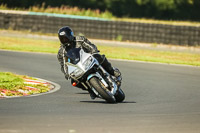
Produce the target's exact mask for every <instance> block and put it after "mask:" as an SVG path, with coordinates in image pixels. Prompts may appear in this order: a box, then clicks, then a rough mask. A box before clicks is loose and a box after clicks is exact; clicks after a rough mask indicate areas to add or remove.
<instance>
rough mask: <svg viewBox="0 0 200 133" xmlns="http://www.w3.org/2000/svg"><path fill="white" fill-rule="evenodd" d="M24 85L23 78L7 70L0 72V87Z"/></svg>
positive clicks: (9, 87)
mask: <svg viewBox="0 0 200 133" xmlns="http://www.w3.org/2000/svg"><path fill="white" fill-rule="evenodd" d="M23 85H24V80H23V79H22V78H21V77H19V76H17V75H15V74H12V73H9V72H0V88H1V89H9V90H10V89H14V88H18V87H19V86H23Z"/></svg>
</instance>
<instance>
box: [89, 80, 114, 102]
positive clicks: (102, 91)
mask: <svg viewBox="0 0 200 133" xmlns="http://www.w3.org/2000/svg"><path fill="white" fill-rule="evenodd" d="M89 82H90V85H91V86H92V87H93V88H94V89H95V90H96V91H97V92H98V93H99V95H100V96H101V97H102V98H103V99H105V100H106V101H107V102H108V103H115V102H116V100H115V97H114V96H113V95H112V94H111V93H110V91H109V90H108V89H107V88H106V87H105V86H104V85H103V83H102V82H101V81H100V80H99V79H98V78H97V77H92V78H91V79H90V80H89Z"/></svg>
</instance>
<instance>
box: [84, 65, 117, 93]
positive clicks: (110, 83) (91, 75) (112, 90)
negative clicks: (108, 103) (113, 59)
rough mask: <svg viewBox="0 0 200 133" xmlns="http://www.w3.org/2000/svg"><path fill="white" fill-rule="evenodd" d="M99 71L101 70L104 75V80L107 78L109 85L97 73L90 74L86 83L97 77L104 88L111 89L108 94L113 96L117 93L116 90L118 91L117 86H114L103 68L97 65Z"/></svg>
mask: <svg viewBox="0 0 200 133" xmlns="http://www.w3.org/2000/svg"><path fill="white" fill-rule="evenodd" d="M99 69H101V71H102V72H103V74H104V75H106V78H107V80H108V82H109V84H108V83H107V82H106V81H105V79H104V78H103V77H102V76H101V75H100V74H99V73H98V72H96V73H94V74H90V75H89V76H88V78H87V81H89V80H90V79H91V78H92V77H94V76H95V77H97V78H98V79H99V80H100V81H101V82H102V83H103V84H104V86H105V87H106V88H108V87H110V88H111V90H110V92H111V93H112V94H113V95H115V94H116V92H117V90H118V86H117V84H116V83H115V82H113V80H112V79H111V78H110V74H108V72H106V71H105V70H104V68H103V67H102V66H101V65H99ZM93 89H94V88H93Z"/></svg>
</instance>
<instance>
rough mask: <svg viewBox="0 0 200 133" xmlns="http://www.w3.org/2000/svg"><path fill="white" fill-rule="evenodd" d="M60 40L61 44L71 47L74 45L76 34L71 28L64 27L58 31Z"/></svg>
mask: <svg viewBox="0 0 200 133" xmlns="http://www.w3.org/2000/svg"><path fill="white" fill-rule="evenodd" d="M58 38H59V39H60V42H61V44H63V45H64V46H67V47H69V46H71V45H72V44H73V43H72V42H73V41H74V33H73V31H72V29H71V28H70V27H68V26H64V27H62V28H60V29H59V30H58Z"/></svg>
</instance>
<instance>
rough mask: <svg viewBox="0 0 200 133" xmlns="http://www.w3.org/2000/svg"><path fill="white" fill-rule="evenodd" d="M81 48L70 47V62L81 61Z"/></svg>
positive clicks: (68, 53)
mask: <svg viewBox="0 0 200 133" xmlns="http://www.w3.org/2000/svg"><path fill="white" fill-rule="evenodd" d="M80 50H81V49H80V48H72V49H70V50H69V51H68V52H67V54H66V56H67V57H68V62H70V63H72V64H77V63H78V62H79V61H80V53H79V51H80Z"/></svg>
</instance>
